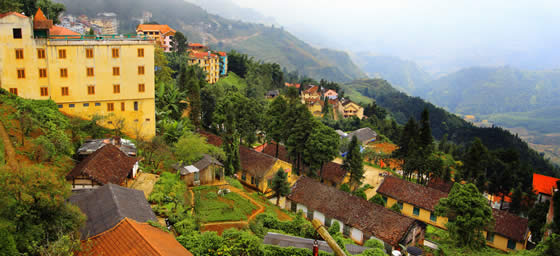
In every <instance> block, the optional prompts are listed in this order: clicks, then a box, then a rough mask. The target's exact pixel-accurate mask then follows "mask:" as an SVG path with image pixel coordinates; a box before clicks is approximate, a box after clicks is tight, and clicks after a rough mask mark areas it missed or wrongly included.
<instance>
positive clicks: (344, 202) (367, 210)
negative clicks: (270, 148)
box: [288, 177, 416, 246]
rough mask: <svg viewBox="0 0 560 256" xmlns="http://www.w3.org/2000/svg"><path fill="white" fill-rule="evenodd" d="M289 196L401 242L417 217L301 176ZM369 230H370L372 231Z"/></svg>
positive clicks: (378, 236)
mask: <svg viewBox="0 0 560 256" xmlns="http://www.w3.org/2000/svg"><path fill="white" fill-rule="evenodd" d="M288 199H289V200H291V201H293V202H296V203H298V204H302V205H305V206H306V207H307V208H308V209H311V210H313V211H319V212H321V213H323V214H325V216H328V217H329V218H334V219H337V220H340V221H342V222H343V223H344V224H347V225H350V226H352V227H355V228H357V229H359V230H361V231H362V232H364V233H365V234H364V236H365V237H368V235H373V236H375V237H377V238H379V239H381V240H383V241H385V242H387V243H389V244H391V245H393V246H398V244H399V242H401V240H403V239H404V238H405V237H406V235H407V233H408V231H409V230H410V229H411V226H413V225H415V223H416V221H415V220H413V219H411V218H409V217H406V216H404V215H401V214H399V213H396V212H393V211H391V210H389V209H387V208H385V207H383V206H381V205H378V204H374V203H371V202H368V201H367V200H365V199H363V198H360V197H357V196H354V195H352V194H350V193H346V192H344V191H341V190H339V189H337V188H335V187H331V186H327V185H324V184H321V183H320V182H318V181H316V180H314V179H311V178H308V177H301V178H299V179H298V181H297V182H296V183H295V184H294V186H293V187H292V191H291V193H290V194H289V195H288ZM368 233H369V234H368Z"/></svg>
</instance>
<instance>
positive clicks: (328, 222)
mask: <svg viewBox="0 0 560 256" xmlns="http://www.w3.org/2000/svg"><path fill="white" fill-rule="evenodd" d="M331 223H332V219H331V218H329V217H325V226H327V227H330V226H331Z"/></svg>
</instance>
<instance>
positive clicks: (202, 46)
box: [189, 43, 206, 48]
mask: <svg viewBox="0 0 560 256" xmlns="http://www.w3.org/2000/svg"><path fill="white" fill-rule="evenodd" d="M189 47H198V48H206V46H205V45H203V44H199V43H189Z"/></svg>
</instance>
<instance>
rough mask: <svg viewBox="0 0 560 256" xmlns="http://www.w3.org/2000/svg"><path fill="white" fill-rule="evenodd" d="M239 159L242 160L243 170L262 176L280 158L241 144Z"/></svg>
mask: <svg viewBox="0 0 560 256" xmlns="http://www.w3.org/2000/svg"><path fill="white" fill-rule="evenodd" d="M239 160H240V161H241V169H242V170H243V171H246V172H248V173H250V174H251V175H253V176H255V177H261V178H262V177H264V175H265V174H266V173H267V172H268V171H269V170H270V169H271V168H272V167H273V166H274V164H275V163H276V161H277V160H278V159H277V158H274V157H272V156H269V155H267V154H265V153H261V152H257V151H255V150H253V149H250V148H248V147H246V146H239ZM274 171H276V170H274Z"/></svg>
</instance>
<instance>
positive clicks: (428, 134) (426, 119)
mask: <svg viewBox="0 0 560 256" xmlns="http://www.w3.org/2000/svg"><path fill="white" fill-rule="evenodd" d="M418 143H419V146H420V147H422V153H423V155H425V156H427V155H430V154H431V153H432V152H433V143H434V138H433V137H432V128H431V127H430V113H429V112H428V109H427V108H424V111H422V118H421V119H420V131H419V139H418Z"/></svg>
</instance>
